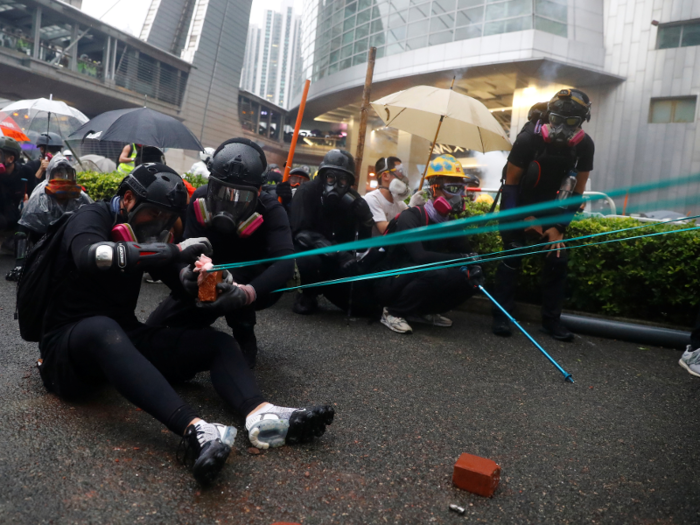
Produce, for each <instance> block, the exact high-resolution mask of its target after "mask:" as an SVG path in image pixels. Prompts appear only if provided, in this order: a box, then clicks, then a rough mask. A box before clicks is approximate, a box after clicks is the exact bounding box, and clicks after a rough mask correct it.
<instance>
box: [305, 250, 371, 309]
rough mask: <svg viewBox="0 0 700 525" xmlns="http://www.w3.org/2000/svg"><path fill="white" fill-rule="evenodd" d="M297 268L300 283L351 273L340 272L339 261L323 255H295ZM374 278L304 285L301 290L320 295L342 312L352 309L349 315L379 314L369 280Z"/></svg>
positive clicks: (317, 281)
mask: <svg viewBox="0 0 700 525" xmlns="http://www.w3.org/2000/svg"><path fill="white" fill-rule="evenodd" d="M297 268H298V269H299V276H300V278H301V284H313V283H319V282H323V281H329V280H332V279H342V278H344V277H349V276H351V275H353V274H352V273H347V272H343V270H342V269H341V267H340V264H338V262H337V261H335V260H334V259H333V258H332V257H325V256H323V255H311V256H309V257H299V258H298V259H297ZM374 282H375V281H373V280H370V281H356V282H354V283H342V284H333V285H328V286H315V287H312V288H303V289H302V293H303V294H304V295H306V296H307V297H316V296H318V295H323V296H324V297H325V298H326V299H328V300H329V301H330V302H331V303H333V304H334V305H335V306H337V307H338V308H340V309H341V310H343V311H344V312H347V311H348V310H350V309H351V310H352V312H351V313H352V315H359V316H373V315H375V314H378V313H379V310H380V307H379V304H378V303H377V300H376V299H375V294H374V292H373V289H372V283H374ZM351 296H352V297H351Z"/></svg>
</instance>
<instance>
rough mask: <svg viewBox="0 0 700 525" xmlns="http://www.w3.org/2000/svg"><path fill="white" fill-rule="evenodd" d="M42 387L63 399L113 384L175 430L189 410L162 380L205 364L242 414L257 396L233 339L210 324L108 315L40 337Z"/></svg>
mask: <svg viewBox="0 0 700 525" xmlns="http://www.w3.org/2000/svg"><path fill="white" fill-rule="evenodd" d="M40 348H41V356H42V360H43V362H42V364H41V366H40V369H39V370H40V372H41V377H42V380H43V381H44V385H45V386H46V388H47V389H48V390H50V391H52V392H54V393H56V394H58V395H60V396H61V397H64V398H66V399H80V398H85V397H86V396H89V394H90V393H91V392H93V391H94V389H95V387H97V386H99V385H102V384H104V383H109V384H111V385H113V386H114V387H115V388H116V389H117V391H118V392H119V393H120V394H121V395H123V396H124V397H125V398H126V399H127V400H128V401H130V402H131V403H133V404H134V405H136V406H137V407H139V408H141V409H142V410H144V411H146V412H148V413H149V414H151V415H152V416H153V417H155V418H156V419H157V420H158V421H160V422H161V423H163V424H164V425H165V426H167V427H168V428H169V429H170V430H172V431H173V432H175V433H176V434H178V435H182V434H183V433H184V432H185V429H186V428H187V425H188V424H189V422H190V421H192V419H194V418H195V417H198V414H197V412H196V411H195V410H194V409H193V408H192V407H190V406H189V405H187V404H186V403H185V402H184V401H183V400H182V399H181V398H180V396H178V395H177V393H176V392H175V390H173V388H172V386H171V385H170V382H181V381H186V380H188V379H192V378H193V377H194V376H195V374H197V373H198V372H203V371H206V370H209V372H210V374H211V380H212V383H213V385H214V389H215V390H216V391H217V393H218V394H219V395H220V396H221V397H222V398H223V400H224V401H226V403H228V404H229V405H230V406H231V408H233V409H234V410H236V411H237V412H238V413H240V414H241V415H243V416H245V415H247V414H248V413H250V412H251V410H252V409H254V408H255V407H256V406H258V405H259V404H261V403H264V402H265V399H264V398H263V397H262V394H261V392H260V389H259V388H258V385H257V383H256V382H255V378H254V377H253V374H252V373H251V372H250V370H249V369H248V365H247V364H246V362H245V359H244V358H243V355H242V354H241V352H240V349H239V348H238V345H237V344H236V342H235V341H234V340H233V339H232V338H231V336H229V335H227V334H223V333H221V332H217V331H215V330H209V329H205V330H185V329H172V328H152V327H149V326H146V325H142V324H139V323H136V324H135V325H134V326H130V327H129V328H128V329H124V328H122V327H121V326H120V325H119V324H118V323H117V322H116V321H114V320H113V319H111V318H109V317H103V316H96V317H88V318H86V319H83V320H81V321H79V322H77V323H75V324H72V325H69V326H67V327H64V328H61V329H58V330H56V331H54V332H52V333H50V334H48V335H47V336H46V337H44V339H43V340H42V342H41V345H40Z"/></svg>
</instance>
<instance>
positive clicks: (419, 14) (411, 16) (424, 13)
mask: <svg viewBox="0 0 700 525" xmlns="http://www.w3.org/2000/svg"><path fill="white" fill-rule="evenodd" d="M429 9H430V4H425V5H421V6H418V7H412V8H411V10H410V11H409V12H408V21H409V22H415V21H416V20H424V19H426V18H428V13H429V12H430V11H429Z"/></svg>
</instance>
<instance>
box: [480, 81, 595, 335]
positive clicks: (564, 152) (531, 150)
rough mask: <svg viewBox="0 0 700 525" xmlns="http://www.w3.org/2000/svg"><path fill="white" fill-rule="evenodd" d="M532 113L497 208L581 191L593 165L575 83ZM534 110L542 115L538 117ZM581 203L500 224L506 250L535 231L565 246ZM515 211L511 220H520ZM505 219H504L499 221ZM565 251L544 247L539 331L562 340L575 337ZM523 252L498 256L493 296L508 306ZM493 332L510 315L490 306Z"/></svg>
mask: <svg viewBox="0 0 700 525" xmlns="http://www.w3.org/2000/svg"><path fill="white" fill-rule="evenodd" d="M531 113H532V114H533V115H534V117H533V119H532V121H531V122H528V123H527V124H526V125H525V126H524V127H523V130H522V131H521V132H520V134H519V135H518V138H517V139H516V141H515V144H513V149H512V150H511V152H510V155H509V156H508V164H507V165H506V175H505V184H504V185H503V191H502V198H503V200H502V204H501V210H502V211H505V210H509V209H514V208H517V207H518V206H526V205H531V204H536V203H543V202H548V201H555V200H564V199H565V198H567V197H571V196H580V195H582V194H583V191H584V189H585V187H586V182H587V181H588V177H589V174H590V172H591V170H592V169H593V155H594V151H595V147H594V144H593V140H592V139H591V137H589V136H588V135H587V134H586V133H585V132H584V131H583V129H582V125H583V122H584V121H589V120H590V118H591V102H590V100H589V98H588V96H587V95H586V94H585V93H584V92H582V91H580V90H578V89H563V90H561V91H559V92H558V93H557V94H556V95H555V96H554V97H553V98H552V99H551V100H550V101H549V103H548V104H547V109H546V112H545V113H544V114H542V108H541V105H536V106H533V109H532V110H531ZM537 116H540V117H541V118H539V119H536V117H537ZM578 207H579V205H578V204H577V205H574V206H564V205H562V206H553V207H552V209H551V210H547V211H546V212H541V213H539V214H538V215H537V218H542V217H546V216H559V217H562V216H563V217H565V218H564V219H559V220H558V222H555V223H552V224H546V225H544V226H542V227H536V228H528V229H527V230H508V229H505V228H502V230H501V237H502V238H503V247H504V249H505V250H509V249H513V248H520V247H523V246H525V245H526V242H527V238H526V236H527V234H529V233H534V234H536V235H537V236H538V242H551V244H550V245H548V246H547V248H548V249H557V248H563V247H564V245H563V244H562V243H561V241H562V239H563V238H564V235H565V233H566V229H567V227H568V225H569V223H570V222H571V220H572V219H573V215H574V213H575V212H576V210H577V209H578ZM523 218H524V217H518V218H517V219H515V218H514V219H512V220H518V221H519V220H522V219H523ZM503 224H504V223H503V222H502V225H503ZM567 261H568V257H567V252H566V251H565V250H562V251H558V250H557V251H553V252H548V253H547V255H546V256H545V259H544V269H543V272H542V331H543V332H545V333H547V334H549V335H550V336H552V337H553V338H554V339H557V340H560V341H571V340H573V337H574V336H573V334H572V333H571V332H570V331H569V330H568V329H567V328H566V327H565V326H564V325H563V324H562V323H561V321H560V317H561V311H562V306H563V303H564V294H565V287H566V267H567ZM521 264H522V257H512V258H510V259H506V260H504V261H502V262H501V263H500V264H499V266H498V270H497V272H496V290H495V293H494V297H495V298H496V300H497V301H498V302H499V303H500V304H501V305H502V306H503V307H504V308H505V309H506V310H508V311H509V312H512V311H513V310H514V308H515V291H516V284H517V277H518V274H519V272H520V266H521ZM493 333H494V334H496V335H498V336H502V337H508V336H510V335H511V330H510V325H509V322H508V319H507V318H506V316H505V315H503V313H502V312H501V311H500V310H499V309H497V308H496V307H495V306H494V307H493Z"/></svg>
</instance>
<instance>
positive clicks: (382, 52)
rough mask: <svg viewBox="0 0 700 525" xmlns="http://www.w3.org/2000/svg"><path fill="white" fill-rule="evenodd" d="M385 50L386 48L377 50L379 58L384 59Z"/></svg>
mask: <svg viewBox="0 0 700 525" xmlns="http://www.w3.org/2000/svg"><path fill="white" fill-rule="evenodd" d="M384 51H385V48H384V46H382V47H378V48H377V58H382V57H383V56H384Z"/></svg>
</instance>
